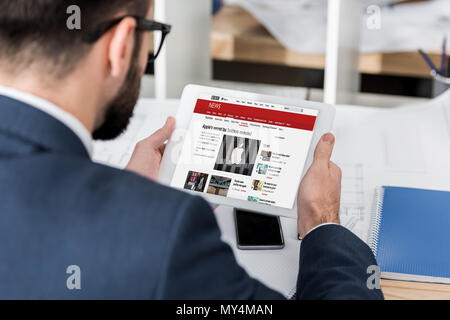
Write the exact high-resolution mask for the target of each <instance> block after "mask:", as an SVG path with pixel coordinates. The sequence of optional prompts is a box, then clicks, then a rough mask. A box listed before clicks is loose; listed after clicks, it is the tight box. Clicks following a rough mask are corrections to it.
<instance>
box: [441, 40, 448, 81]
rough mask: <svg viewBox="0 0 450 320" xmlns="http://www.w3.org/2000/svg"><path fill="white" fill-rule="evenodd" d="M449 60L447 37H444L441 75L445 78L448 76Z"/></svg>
mask: <svg viewBox="0 0 450 320" xmlns="http://www.w3.org/2000/svg"><path fill="white" fill-rule="evenodd" d="M446 59H447V36H445V37H444V41H443V42H442V56H441V75H442V76H444V77H445V75H446V71H447V68H446V61H445V60H446Z"/></svg>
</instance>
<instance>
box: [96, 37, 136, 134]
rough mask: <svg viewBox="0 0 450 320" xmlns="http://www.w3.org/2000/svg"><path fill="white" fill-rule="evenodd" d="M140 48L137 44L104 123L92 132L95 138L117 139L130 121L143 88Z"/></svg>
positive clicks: (108, 108) (108, 107)
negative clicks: (122, 82) (139, 61)
mask: <svg viewBox="0 0 450 320" xmlns="http://www.w3.org/2000/svg"><path fill="white" fill-rule="evenodd" d="M139 49H140V46H139V45H137V46H136V48H135V50H134V53H133V58H132V60H131V61H132V64H131V66H130V70H129V71H128V74H127V76H126V78H125V82H124V84H123V85H122V88H121V89H120V90H119V93H118V94H117V96H116V98H115V99H114V100H113V101H112V102H110V103H109V104H108V105H107V107H106V113H105V118H104V121H103V124H101V125H100V126H99V127H98V128H97V129H96V130H95V131H94V133H93V134H92V137H93V138H94V140H113V139H116V138H117V137H119V136H120V135H121V134H122V133H123V132H124V131H125V129H126V128H127V127H128V125H129V123H130V119H131V117H132V116H133V113H134V107H135V106H136V103H137V101H138V99H139V94H140V90H141V80H142V72H141V68H140V67H139V64H138V56H139Z"/></svg>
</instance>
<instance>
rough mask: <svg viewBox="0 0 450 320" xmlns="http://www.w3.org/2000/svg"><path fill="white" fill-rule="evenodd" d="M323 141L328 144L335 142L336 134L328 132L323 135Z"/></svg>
mask: <svg viewBox="0 0 450 320" xmlns="http://www.w3.org/2000/svg"><path fill="white" fill-rule="evenodd" d="M322 141H323V142H325V143H328V144H333V143H334V136H333V135H332V134H331V133H327V134H325V135H324V136H323V137H322Z"/></svg>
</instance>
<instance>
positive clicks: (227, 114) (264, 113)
mask: <svg viewBox="0 0 450 320" xmlns="http://www.w3.org/2000/svg"><path fill="white" fill-rule="evenodd" d="M194 112H195V113H200V114H206V115H209V116H214V117H222V118H232V119H236V120H243V121H251V122H257V123H263V124H267V125H272V126H281V127H288V128H294V129H302V130H308V131H313V129H314V124H315V123H316V119H317V117H316V116H311V115H306V114H299V113H293V112H284V111H278V110H269V109H262V108H256V107H247V106H242V105H238V104H231V103H223V102H219V101H210V100H202V99H198V100H197V105H196V106H195V109H194Z"/></svg>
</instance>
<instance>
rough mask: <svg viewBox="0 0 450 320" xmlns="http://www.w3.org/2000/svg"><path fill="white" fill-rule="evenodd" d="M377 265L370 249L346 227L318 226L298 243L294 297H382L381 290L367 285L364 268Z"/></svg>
mask: <svg viewBox="0 0 450 320" xmlns="http://www.w3.org/2000/svg"><path fill="white" fill-rule="evenodd" d="M376 264H377V262H376V260H375V257H374V255H373V253H372V251H371V250H370V248H369V247H368V246H367V245H366V244H365V243H364V242H363V241H361V239H359V238H358V237H357V236H355V235H354V234H353V233H352V232H350V231H349V230H347V229H346V228H344V227H342V226H339V225H325V226H322V227H320V228H317V229H316V230H313V231H312V232H311V233H309V234H308V235H307V236H306V237H305V238H304V239H303V241H302V244H301V250H300V268H299V276H298V283H297V297H298V298H299V299H314V300H318V299H383V298H384V297H383V293H382V291H381V290H378V289H369V288H368V287H367V279H368V278H369V276H370V274H368V273H367V268H368V267H369V266H370V265H376Z"/></svg>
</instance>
